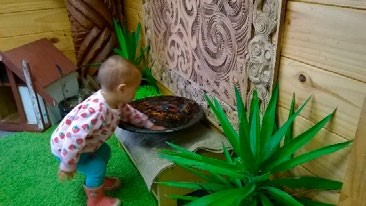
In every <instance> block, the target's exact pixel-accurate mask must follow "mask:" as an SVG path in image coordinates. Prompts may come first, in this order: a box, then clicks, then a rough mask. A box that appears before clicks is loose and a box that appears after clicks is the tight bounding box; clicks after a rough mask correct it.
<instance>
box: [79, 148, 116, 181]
mask: <svg viewBox="0 0 366 206" xmlns="http://www.w3.org/2000/svg"><path fill="white" fill-rule="evenodd" d="M110 157H111V148H110V147H109V145H108V144H106V143H103V144H102V146H100V147H99V149H98V150H97V151H95V152H93V153H83V154H81V155H80V159H79V162H78V165H77V171H78V172H80V173H82V174H83V175H85V176H86V180H85V186H86V187H88V188H97V187H99V186H101V185H102V184H103V182H104V178H105V175H106V171H107V164H108V161H109V159H110Z"/></svg>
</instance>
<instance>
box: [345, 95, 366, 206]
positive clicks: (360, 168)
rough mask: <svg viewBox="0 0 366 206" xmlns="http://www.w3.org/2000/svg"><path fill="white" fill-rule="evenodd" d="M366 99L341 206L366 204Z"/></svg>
mask: <svg viewBox="0 0 366 206" xmlns="http://www.w3.org/2000/svg"><path fill="white" fill-rule="evenodd" d="M365 125H366V98H365V101H364V104H363V108H362V113H361V115H360V120H359V122H358V129H357V132H356V137H355V142H354V143H353V147H352V151H351V155H350V159H349V163H348V168H347V172H346V176H345V179H344V185H343V188H342V193H341V197H340V201H339V206H359V205H364V204H365V202H366V184H365V183H366V147H365V145H366V127H365Z"/></svg>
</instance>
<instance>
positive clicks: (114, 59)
mask: <svg viewBox="0 0 366 206" xmlns="http://www.w3.org/2000/svg"><path fill="white" fill-rule="evenodd" d="M97 79H98V82H99V84H100V86H101V88H102V89H103V90H107V91H113V90H114V89H115V88H116V87H117V86H118V85H119V84H129V83H131V82H135V81H137V80H138V81H140V79H141V73H140V71H139V70H138V69H137V67H136V66H135V65H134V64H132V63H131V62H129V61H128V60H127V59H124V58H123V57H120V56H118V55H113V56H111V57H109V58H108V59H106V60H105V61H104V63H103V64H102V65H101V66H100V67H99V71H98V76H97Z"/></svg>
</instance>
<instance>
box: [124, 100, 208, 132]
mask: <svg viewBox="0 0 366 206" xmlns="http://www.w3.org/2000/svg"><path fill="white" fill-rule="evenodd" d="M130 105H131V106H133V107H134V108H135V109H137V110H139V111H141V112H142V113H144V114H146V115H147V116H148V117H149V119H150V121H152V122H153V123H154V124H156V125H160V126H164V127H165V128H166V129H165V130H150V129H145V128H140V127H136V126H134V125H132V124H129V123H125V122H121V123H120V124H119V127H120V128H122V129H125V130H128V131H131V132H141V133H170V132H174V131H178V130H182V129H186V128H188V127H190V126H193V125H194V124H196V123H197V122H199V121H200V120H202V118H203V117H204V112H203V109H202V107H201V106H200V105H199V104H197V103H196V102H195V101H193V100H191V99H188V98H185V97H178V96H168V95H165V96H156V97H147V98H143V99H139V100H136V101H133V102H131V103H130Z"/></svg>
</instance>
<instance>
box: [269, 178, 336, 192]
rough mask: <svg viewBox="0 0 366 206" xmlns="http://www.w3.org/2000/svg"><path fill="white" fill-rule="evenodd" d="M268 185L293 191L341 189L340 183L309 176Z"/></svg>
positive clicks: (281, 180) (274, 181) (282, 180)
mask: <svg viewBox="0 0 366 206" xmlns="http://www.w3.org/2000/svg"><path fill="white" fill-rule="evenodd" d="M269 184H270V185H273V186H282V187H288V188H293V189H315V190H339V189H341V188H342V182H339V181H335V180H329V179H325V178H321V177H311V176H309V177H307V176H306V177H288V178H281V179H275V180H271V181H270V182H269Z"/></svg>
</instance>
